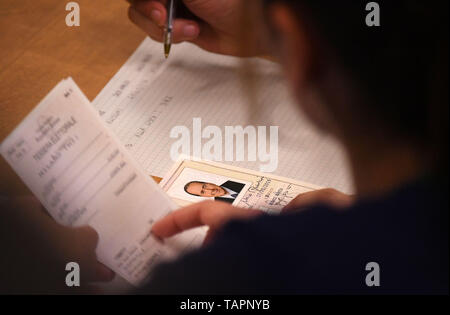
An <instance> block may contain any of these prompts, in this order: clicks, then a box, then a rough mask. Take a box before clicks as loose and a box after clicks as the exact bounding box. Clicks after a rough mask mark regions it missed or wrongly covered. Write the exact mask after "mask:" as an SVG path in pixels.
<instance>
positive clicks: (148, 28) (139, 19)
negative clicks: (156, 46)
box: [128, 7, 164, 42]
mask: <svg viewBox="0 0 450 315" xmlns="http://www.w3.org/2000/svg"><path fill="white" fill-rule="evenodd" d="M128 17H129V18H130V20H131V21H132V22H133V23H134V24H136V25H137V26H138V27H139V28H141V29H142V30H143V31H144V32H146V33H147V34H148V35H149V36H150V37H151V38H152V39H154V40H156V41H159V42H161V41H162V40H163V35H164V30H163V28H161V27H159V26H157V25H156V24H155V23H153V22H152V21H151V20H150V19H148V18H147V17H145V16H144V15H142V13H140V12H139V11H137V10H136V9H135V8H134V7H130V8H129V9H128Z"/></svg>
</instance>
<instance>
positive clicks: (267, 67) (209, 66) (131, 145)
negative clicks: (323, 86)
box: [93, 39, 353, 192]
mask: <svg viewBox="0 0 450 315" xmlns="http://www.w3.org/2000/svg"><path fill="white" fill-rule="evenodd" d="M252 62H253V63H254V64H255V68H256V69H257V90H256V92H257V93H256V94H257V98H258V99H257V102H256V104H257V110H256V111H255V110H251V106H249V104H250V102H251V101H250V98H249V92H248V91H247V90H246V86H245V84H243V81H242V76H241V75H240V74H239V71H240V69H241V66H242V64H241V63H242V61H241V60H240V59H238V58H233V57H227V56H220V55H216V54H211V53H208V52H204V51H202V50H201V49H199V48H198V47H195V46H193V45H191V44H187V43H184V44H180V45H177V46H175V47H174V50H173V52H172V54H171V56H170V58H169V60H167V61H165V60H164V57H163V54H162V48H161V44H159V43H156V42H153V41H152V40H150V39H146V40H145V41H144V42H143V43H142V44H141V46H140V47H139V48H138V49H137V50H136V52H135V53H134V54H133V56H132V57H131V58H130V59H129V60H128V61H127V63H126V64H125V65H124V66H123V67H122V68H121V69H120V71H119V72H118V73H117V74H116V76H115V77H114V78H113V79H112V80H111V81H110V82H109V83H108V85H107V86H106V87H105V88H104V90H103V91H102V92H101V93H100V94H99V95H98V96H97V98H96V99H95V100H94V102H93V105H94V107H95V108H96V109H97V110H98V112H99V114H100V116H101V117H102V119H103V120H104V121H105V122H106V124H107V125H108V126H109V127H110V128H111V129H112V130H113V132H114V133H115V134H116V135H117V136H118V138H119V139H120V141H121V142H122V143H123V145H124V146H125V147H126V148H127V149H128V150H129V152H130V153H131V154H132V156H133V157H134V158H135V159H136V160H137V162H138V163H139V164H140V165H141V167H142V168H143V169H144V170H145V171H146V172H147V173H148V174H149V175H153V176H160V177H163V176H164V175H165V174H166V173H167V172H168V171H169V170H170V168H171V166H172V165H173V163H174V162H175V161H172V159H171V158H170V149H171V146H172V145H173V143H174V142H175V141H176V139H172V138H170V131H171V129H172V128H173V127H175V126H186V127H188V128H189V129H190V130H191V136H192V125H193V119H194V118H197V117H198V118H201V119H202V121H201V122H202V127H203V128H205V127H207V126H210V125H212V126H217V127H219V128H221V129H222V130H224V128H225V126H238V125H241V126H244V127H245V126H249V125H256V126H258V125H266V126H279V163H278V168H277V170H276V171H275V172H274V174H275V175H279V176H284V177H289V178H292V179H296V180H300V181H305V182H310V183H312V184H315V185H319V186H324V187H333V188H336V189H339V190H341V191H344V192H352V191H353V188H352V182H351V180H350V174H349V168H348V163H347V160H346V158H345V155H344V153H343V150H342V148H341V147H340V146H339V145H338V144H337V143H335V141H334V140H333V139H332V138H330V137H329V136H325V135H321V134H319V133H318V132H317V130H315V129H314V128H313V127H312V126H311V124H310V123H309V122H308V121H307V120H306V118H305V117H304V115H303V114H302V113H301V111H300V110H299V107H298V105H296V104H295V103H294V102H293V100H292V98H291V96H290V94H289V92H288V89H287V87H286V82H285V81H284V79H283V76H282V74H281V73H280V69H279V66H278V65H277V64H274V63H272V62H270V61H265V60H259V59H258V60H252ZM203 141H204V142H203V143H205V142H206V141H207V140H203ZM223 154H225V152H224V153H223ZM222 162H224V163H227V164H230V165H233V166H238V167H242V168H247V169H252V170H256V171H259V167H260V164H261V163H260V162H259V161H254V162H249V161H243V162H236V161H235V162H226V161H225V160H224V159H222Z"/></svg>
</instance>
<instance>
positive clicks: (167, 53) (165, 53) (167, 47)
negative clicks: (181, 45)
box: [164, 45, 171, 59]
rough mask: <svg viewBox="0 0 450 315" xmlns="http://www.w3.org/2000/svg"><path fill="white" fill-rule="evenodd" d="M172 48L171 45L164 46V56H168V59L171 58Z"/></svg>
mask: <svg viewBox="0 0 450 315" xmlns="http://www.w3.org/2000/svg"><path fill="white" fill-rule="evenodd" d="M170 48H171V45H164V56H166V59H167V58H169V54H170Z"/></svg>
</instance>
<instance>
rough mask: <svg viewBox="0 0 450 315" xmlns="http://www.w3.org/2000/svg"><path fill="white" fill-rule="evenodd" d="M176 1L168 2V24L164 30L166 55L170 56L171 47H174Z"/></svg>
mask: <svg viewBox="0 0 450 315" xmlns="http://www.w3.org/2000/svg"><path fill="white" fill-rule="evenodd" d="M175 1H176V0H169V1H168V2H167V25H166V28H165V30H164V55H165V56H166V59H167V58H169V54H170V48H171V47H172V32H173V20H174V18H175Z"/></svg>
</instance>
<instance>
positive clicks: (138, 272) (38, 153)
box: [0, 79, 204, 285]
mask: <svg viewBox="0 0 450 315" xmlns="http://www.w3.org/2000/svg"><path fill="white" fill-rule="evenodd" d="M0 151H1V154H2V155H3V157H4V158H5V159H6V161H7V162H8V163H9V164H10V165H11V166H12V168H13V169H14V170H15V171H16V173H17V174H18V175H19V176H20V178H21V179H22V180H23V181H24V182H25V184H26V185H27V186H28V187H29V188H30V189H31V191H32V192H33V193H34V194H35V196H36V197H37V198H38V199H39V200H40V201H41V203H42V204H43V205H44V206H45V208H46V209H47V211H48V212H49V213H50V214H51V216H52V217H53V218H54V219H55V220H56V221H57V222H58V223H60V224H62V225H64V226H70V227H78V226H84V225H90V226H92V227H93V228H94V229H95V230H96V231H97V232H98V234H99V244H98V246H97V257H98V258H99V261H100V262H102V263H104V264H105V265H106V266H108V267H110V268H111V269H112V270H114V271H115V272H116V273H117V274H119V275H120V276H122V277H123V278H125V279H126V280H127V281H128V282H130V283H131V284H133V285H139V284H140V283H142V282H143V281H145V279H146V278H147V276H148V274H149V272H150V271H151V269H152V267H153V266H154V265H155V264H157V263H159V262H161V261H163V260H169V259H173V258H174V257H176V256H177V254H180V253H182V252H183V251H185V250H188V249H190V248H192V247H197V246H198V245H199V244H200V243H201V241H202V240H203V237H204V230H202V229H200V230H198V229H197V230H192V231H190V232H186V233H183V234H181V235H179V236H177V237H174V238H172V239H170V240H167V241H165V242H164V244H162V243H161V242H159V241H158V240H156V239H155V238H154V237H153V236H152V235H151V233H150V230H151V226H152V224H153V223H154V222H155V221H157V220H158V219H160V218H162V217H164V216H166V215H167V214H168V213H169V212H170V211H172V210H174V209H175V208H176V205H175V203H174V202H173V201H172V200H171V199H170V198H169V197H168V195H167V194H166V193H165V192H164V191H163V190H162V189H161V188H160V187H159V186H158V185H157V184H156V183H155V182H154V181H153V180H152V179H151V178H150V177H149V176H147V175H146V174H144V173H143V172H142V171H141V169H140V167H139V166H137V164H136V163H135V161H134V159H133V158H132V157H131V156H130V155H129V153H128V152H127V151H126V150H125V149H124V147H123V145H122V144H121V143H120V142H119V141H118V140H117V139H116V137H115V135H114V134H113V133H112V132H111V131H110V130H109V129H108V128H107V127H106V126H105V125H104V123H103V122H102V121H101V120H100V119H99V117H98V114H97V113H96V112H95V110H94V109H93V108H92V105H91V104H90V102H89V101H88V99H87V98H86V97H85V96H84V94H83V93H82V92H81V90H80V89H79V88H78V86H77V85H76V84H75V82H74V81H72V79H67V80H64V81H62V82H61V83H59V84H58V85H57V86H56V87H55V88H54V89H53V90H52V91H51V92H50V93H49V94H48V95H47V96H46V97H45V98H44V99H43V100H42V101H41V103H40V104H39V105H38V106H37V107H36V108H35V109H34V110H33V111H32V112H31V113H30V114H29V115H28V116H27V117H26V118H25V119H24V121H23V122H22V123H21V124H20V125H19V126H18V127H17V128H16V129H15V130H14V131H13V132H12V133H11V135H9V136H8V137H7V138H6V140H5V141H4V142H3V143H2V144H1V147H0Z"/></svg>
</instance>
